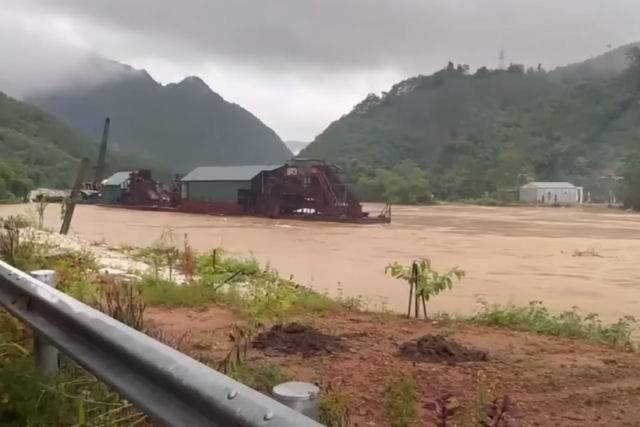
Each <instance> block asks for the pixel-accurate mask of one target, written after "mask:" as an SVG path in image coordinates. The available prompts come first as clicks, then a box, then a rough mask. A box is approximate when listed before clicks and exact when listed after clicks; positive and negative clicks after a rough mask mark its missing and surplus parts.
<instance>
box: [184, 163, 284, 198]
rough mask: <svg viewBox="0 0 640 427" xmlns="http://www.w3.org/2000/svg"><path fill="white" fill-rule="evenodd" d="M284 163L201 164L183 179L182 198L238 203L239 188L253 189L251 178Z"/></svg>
mask: <svg viewBox="0 0 640 427" xmlns="http://www.w3.org/2000/svg"><path fill="white" fill-rule="evenodd" d="M280 167H282V165H250V166H201V167H197V168H195V169H194V170H192V171H191V172H190V173H189V174H187V175H186V176H185V177H184V178H182V179H181V180H180V181H181V185H180V187H181V198H182V199H188V200H198V201H207V202H220V203H238V190H249V189H251V179H252V178H254V177H255V176H256V175H258V174H259V173H260V172H262V171H272V170H274V169H278V168H280Z"/></svg>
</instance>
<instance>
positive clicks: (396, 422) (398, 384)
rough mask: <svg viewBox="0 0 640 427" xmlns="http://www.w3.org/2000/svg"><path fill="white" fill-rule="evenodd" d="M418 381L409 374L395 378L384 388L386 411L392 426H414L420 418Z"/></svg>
mask: <svg viewBox="0 0 640 427" xmlns="http://www.w3.org/2000/svg"><path fill="white" fill-rule="evenodd" d="M417 402H418V397H417V393H416V382H415V380H414V379H413V378H411V377H410V376H408V375H403V376H401V377H399V378H393V379H391V380H390V381H389V382H388V383H387V386H386V388H385V390H384V411H385V415H386V417H387V421H388V422H389V425H391V426H392V427H412V426H415V425H416V423H417V420H418V408H417Z"/></svg>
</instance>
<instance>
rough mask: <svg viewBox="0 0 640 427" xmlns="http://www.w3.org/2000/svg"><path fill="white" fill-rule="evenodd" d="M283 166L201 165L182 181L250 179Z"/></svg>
mask: <svg viewBox="0 0 640 427" xmlns="http://www.w3.org/2000/svg"><path fill="white" fill-rule="evenodd" d="M281 166H282V165H249V166H200V167H197V168H195V169H194V170H192V171H191V172H189V173H188V174H187V175H186V176H185V177H184V178H182V181H249V180H250V179H251V178H253V177H254V176H256V175H258V174H259V173H260V172H262V171H271V170H274V169H277V168H279V167H281Z"/></svg>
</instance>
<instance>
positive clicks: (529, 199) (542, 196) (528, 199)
mask: <svg viewBox="0 0 640 427" xmlns="http://www.w3.org/2000/svg"><path fill="white" fill-rule="evenodd" d="M583 197H584V195H583V191H582V187H576V186H575V185H573V184H571V183H569V182H530V183H529V184H527V185H523V186H522V187H520V202H522V203H538V204H542V205H574V204H577V203H582V200H583Z"/></svg>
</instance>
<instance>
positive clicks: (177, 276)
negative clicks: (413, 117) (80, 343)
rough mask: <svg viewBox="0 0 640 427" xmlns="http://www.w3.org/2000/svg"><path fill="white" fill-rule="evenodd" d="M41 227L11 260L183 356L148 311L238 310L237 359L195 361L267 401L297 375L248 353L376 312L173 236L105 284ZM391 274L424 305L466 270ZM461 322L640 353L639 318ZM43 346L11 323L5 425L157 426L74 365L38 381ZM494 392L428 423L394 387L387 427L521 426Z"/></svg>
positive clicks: (410, 396) (333, 406)
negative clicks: (294, 329) (320, 320)
mask: <svg viewBox="0 0 640 427" xmlns="http://www.w3.org/2000/svg"><path fill="white" fill-rule="evenodd" d="M29 225H30V224H29V222H28V221H27V220H25V219H24V218H10V219H5V220H4V221H2V226H1V227H0V258H1V259H3V260H5V261H9V262H10V263H12V264H14V265H16V266H17V267H18V268H21V269H23V270H25V271H30V270H33V269H38V268H45V267H46V268H53V269H55V270H56V272H57V278H58V287H59V289H61V290H62V291H64V292H66V293H68V294H70V295H72V296H74V297H75V298H77V299H79V300H82V301H84V302H86V303H87V304H90V305H92V306H94V307H95V308H97V309H99V310H101V311H103V312H105V313H106V314H108V315H110V316H112V317H114V318H116V319H117V320H119V321H121V322H123V323H125V324H127V325H129V326H131V327H134V328H136V329H138V330H141V331H143V332H145V333H147V334H149V335H151V336H153V337H155V338H156V339H159V340H161V341H164V342H166V343H168V344H169V345H172V346H174V347H176V348H178V349H180V350H181V351H189V349H188V348H184V349H183V348H182V346H181V343H179V342H177V341H176V339H175V337H168V336H165V335H163V334H162V333H160V332H159V331H157V330H154V329H153V328H151V327H150V326H149V325H147V323H146V321H145V310H146V308H147V307H148V306H158V305H161V306H167V307H204V306H208V305H211V304H215V305H220V306H224V307H228V308H231V309H232V310H234V311H235V312H236V313H237V314H238V316H239V318H240V319H242V320H243V321H242V322H241V323H240V324H238V325H236V326H235V327H234V328H233V329H232V330H231V331H230V336H231V341H230V348H229V352H228V354H227V356H226V357H224V358H223V359H222V360H212V359H210V358H207V357H204V358H203V357H202V356H200V355H194V356H195V357H198V358H199V360H201V361H202V362H204V363H207V364H209V365H210V366H211V367H212V368H214V369H219V370H221V371H222V372H225V373H226V374H228V375H230V376H232V377H234V378H236V379H237V380H239V381H242V382H244V383H246V384H248V385H249V386H251V387H253V388H255V389H257V390H261V391H263V392H266V393H268V392H269V391H270V390H271V388H272V387H273V386H274V385H276V384H278V383H281V382H283V381H286V380H288V379H292V376H291V374H290V373H289V372H288V370H287V368H286V367H284V366H281V365H279V364H277V363H273V362H264V361H255V360H252V359H249V358H247V357H246V349H247V344H248V343H249V342H250V341H251V338H252V336H253V335H254V334H256V333H258V332H259V331H262V330H264V329H265V328H268V327H270V326H272V325H274V324H278V323H283V322H287V321H290V320H291V319H295V318H299V317H300V316H306V315H308V314H309V313H339V312H343V311H345V310H361V309H363V308H364V305H363V304H362V302H361V301H360V300H359V299H343V298H338V299H332V298H330V297H329V296H327V295H323V294H319V293H317V292H314V291H313V290H311V289H308V288H306V287H302V286H299V285H297V284H296V283H294V282H293V281H292V280H286V279H282V278H280V277H279V275H278V274H277V272H275V271H274V270H272V269H271V268H268V267H267V268H264V267H261V266H260V265H259V263H258V262H257V261H256V260H255V259H253V258H252V257H244V256H237V255H232V254H230V253H227V252H225V251H223V250H220V249H216V250H214V251H212V252H210V253H204V254H197V253H195V252H194V251H193V250H192V249H191V248H190V246H189V244H188V239H186V238H185V239H184V244H183V245H182V246H181V247H177V246H176V244H175V239H173V238H171V237H170V236H169V235H168V234H165V235H164V236H162V237H161V238H160V239H158V241H157V242H156V243H155V244H154V245H152V246H150V247H146V248H132V247H126V248H125V247H123V248H120V250H122V251H124V252H126V253H128V254H129V255H130V256H131V257H133V258H136V259H139V260H144V261H145V262H146V263H147V264H148V265H149V266H150V268H149V269H148V270H147V271H144V272H133V271H132V272H130V273H131V274H133V275H134V276H135V275H137V276H139V277H140V279H139V280H137V281H133V282H132V281H131V280H132V278H131V277H118V276H108V275H104V274H101V273H100V271H99V270H100V266H99V264H98V260H96V259H95V258H94V256H93V255H92V254H91V253H89V252H78V251H61V250H60V249H58V248H56V247H54V246H53V245H49V244H47V242H46V241H37V240H35V239H34V238H33V236H31V235H30V234H31V233H32V231H30V228H28V226H29ZM390 271H391V272H392V273H393V274H394V275H395V276H396V277H398V278H400V279H403V280H404V281H406V282H408V283H409V284H410V286H411V287H412V289H413V290H414V291H413V292H414V296H415V295H418V296H419V297H421V298H422V297H424V298H425V300H424V301H426V299H428V298H435V296H436V295H437V294H438V293H440V292H443V291H446V290H447V289H450V287H451V285H452V283H453V281H454V280H458V279H462V277H463V273H462V271H461V270H459V269H457V268H456V269H451V270H450V271H449V272H448V273H445V274H441V273H438V272H437V271H435V270H434V269H433V268H432V266H431V264H430V263H429V262H428V261H427V260H418V261H416V263H415V264H411V265H410V266H408V267H403V266H401V265H398V264H392V265H391V266H390ZM132 277H133V276H132ZM423 308H424V306H423ZM424 314H425V315H426V310H424ZM461 321H462V322H463V323H465V324H475V325H482V326H494V327H501V328H509V329H515V330H524V331H531V332H536V333H543V334H549V335H555V336H562V337H568V338H573V339H582V340H587V341H590V342H595V343H598V344H601V345H606V346H611V347H613V348H616V349H619V350H623V351H635V350H636V346H635V344H634V342H633V340H632V336H631V333H632V329H633V327H634V326H635V321H634V320H633V319H631V318H625V319H622V320H620V321H619V322H618V323H615V324H613V325H605V324H603V323H602V322H601V321H600V320H599V319H598V318H597V316H596V315H587V316H583V315H581V314H580V313H578V312H577V311H575V310H574V311H570V312H565V313H560V314H553V313H550V312H549V311H547V310H546V309H545V308H544V307H543V306H542V305H541V304H540V303H538V302H534V303H531V305H530V306H528V307H515V306H506V307H498V306H488V305H486V306H485V308H484V309H483V310H482V311H481V312H479V313H478V314H477V315H475V316H473V317H470V318H466V319H462V320H461ZM31 338H32V336H31V333H30V332H29V331H27V330H25V329H24V328H23V327H22V326H21V325H20V323H19V322H18V321H17V320H15V319H13V318H11V317H10V316H8V315H7V314H6V313H5V312H4V311H0V399H1V401H2V405H0V424H2V425H8V426H23V425H24V426H28V425H33V426H35V425H43V423H44V424H47V425H118V426H134V425H143V424H146V423H147V422H148V421H147V420H146V418H145V417H144V415H143V414H141V413H140V412H138V411H137V410H136V409H135V408H133V407H132V406H131V405H130V404H129V403H128V402H126V401H125V400H123V399H121V398H120V397H119V396H118V395H117V394H115V393H113V392H112V391H110V390H109V389H108V388H107V387H105V386H104V385H102V384H101V383H99V382H98V381H97V380H95V379H94V378H93V377H92V376H91V375H88V374H87V373H86V372H83V371H82V370H81V369H79V368H78V367H76V366H75V365H73V364H71V363H70V362H68V361H66V360H63V366H62V373H61V375H60V376H59V377H57V378H55V379H46V378H39V377H37V376H35V374H34V373H33V370H32V367H33V358H32V354H31ZM319 379H320V381H319V382H320V385H321V387H322V389H323V397H322V404H321V413H322V419H323V422H324V423H325V424H326V425H327V426H334V427H343V426H348V425H350V424H349V423H350V421H349V419H350V413H351V409H352V408H351V404H350V399H349V395H348V394H347V393H345V392H344V391H342V390H340V389H339V388H337V389H336V388H335V387H334V386H333V385H332V384H331V382H330V381H327V380H326V374H324V375H319ZM490 383H491V379H483V380H482V382H481V383H479V384H480V385H479V386H478V387H479V388H478V391H477V393H478V396H479V397H478V402H479V403H478V405H477V407H476V406H473V407H471V406H470V407H464V408H461V407H460V404H459V402H458V401H457V398H456V397H455V396H453V395H449V394H441V395H438V398H437V399H436V400H434V401H433V402H431V403H430V404H429V405H428V407H425V408H422V409H425V410H426V414H427V415H426V416H427V417H428V419H427V420H424V419H421V417H423V416H425V415H424V411H421V408H419V407H418V399H417V397H416V396H420V393H422V392H423V391H422V390H421V385H420V384H418V383H416V381H415V379H414V378H413V377H412V376H411V374H406V375H405V376H401V377H391V378H389V380H388V382H387V384H386V386H385V390H384V395H383V396H380V398H381V402H383V407H384V413H385V416H386V418H387V422H388V423H389V425H393V426H417V425H424V424H425V422H436V423H438V424H437V425H454V424H452V423H453V420H458V419H460V417H467V418H465V419H468V420H472V421H470V422H469V423H467V424H465V425H494V426H506V425H509V424H506V423H502V424H500V423H497V424H491V422H492V420H494V419H498V420H500V419H507V418H508V415H509V414H510V413H511V408H512V406H513V402H512V401H511V398H510V397H509V396H507V395H503V394H501V393H500V392H499V391H498V389H497V388H496V389H495V390H493V391H491V392H490V393H486V392H482V393H481V391H482V390H483V388H482V387H485V388H486V385H487V384H490ZM45 420H46V421H45ZM501 422H502V421H501Z"/></svg>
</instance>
